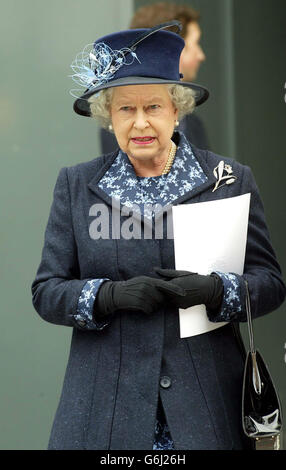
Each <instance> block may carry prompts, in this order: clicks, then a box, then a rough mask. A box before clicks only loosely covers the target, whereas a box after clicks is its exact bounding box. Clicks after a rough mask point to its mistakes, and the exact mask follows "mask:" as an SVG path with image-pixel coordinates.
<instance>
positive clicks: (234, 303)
mask: <svg viewBox="0 0 286 470" xmlns="http://www.w3.org/2000/svg"><path fill="white" fill-rule="evenodd" d="M249 192H250V193H251V198H250V212H249V222H248V234H247V244H246V253H245V264H244V272H243V275H239V274H237V273H227V275H226V276H223V274H222V273H218V274H220V275H221V276H222V278H223V277H224V278H225V279H223V281H224V288H225V292H224V297H223V302H222V306H221V309H220V311H219V312H216V313H214V312H208V316H209V319H210V320H211V321H214V322H220V321H232V320H234V321H242V322H244V321H247V314H246V299H245V298H246V287H245V280H247V282H248V288H249V294H250V303H251V314H252V317H253V318H256V317H259V316H262V315H265V314H266V313H270V312H271V311H273V310H276V309H277V308H278V307H280V305H281V304H282V303H283V301H284V299H285V295H286V287H285V284H284V282H283V279H282V273H281V268H280V266H279V263H278V261H277V258H276V255H275V252H274V249H273V247H272V245H271V241H270V236H269V232H268V228H267V225H266V220H265V215H264V208H263V203H262V200H261V197H260V195H259V191H258V188H257V185H256V182H255V179H254V177H253V174H252V171H251V169H250V168H249V167H248V166H245V167H244V174H243V178H242V187H241V194H245V193H249ZM226 286H227V287H226Z"/></svg>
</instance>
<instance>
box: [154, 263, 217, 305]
mask: <svg viewBox="0 0 286 470" xmlns="http://www.w3.org/2000/svg"><path fill="white" fill-rule="evenodd" d="M154 271H155V272H156V273H157V274H159V275H160V276H162V277H164V278H165V279H169V280H170V282H172V283H173V284H177V285H178V286H180V287H182V288H183V289H184V290H185V296H183V297H182V296H181V295H180V296H176V295H172V296H170V302H171V303H172V305H174V306H176V307H178V308H188V307H192V306H193V305H200V304H204V305H205V306H206V307H207V308H208V309H209V310H216V309H218V308H219V306H220V304H221V302H222V298H223V282H222V280H221V278H220V277H219V276H218V275H217V274H216V273H212V274H210V275H207V276H203V275H200V274H198V273H192V272H190V271H178V270H176V269H161V268H157V267H155V268H154Z"/></svg>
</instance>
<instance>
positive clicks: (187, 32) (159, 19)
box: [100, 2, 209, 154]
mask: <svg viewBox="0 0 286 470" xmlns="http://www.w3.org/2000/svg"><path fill="white" fill-rule="evenodd" d="M172 20H178V21H180V23H181V24H182V30H181V33H180V35H181V37H182V38H183V39H184V41H185V47H184V49H183V51H182V54H181V57H180V73H181V74H182V75H183V78H182V80H183V81H187V82H193V81H194V80H195V79H196V78H197V75H198V71H199V68H200V65H201V63H202V62H203V61H205V59H206V56H205V54H204V51H203V49H202V47H201V45H200V39H201V35H202V32H201V28H200V25H199V20H200V14H199V12H198V11H196V10H194V9H193V8H191V7H189V6H187V5H176V4H174V3H166V2H159V3H154V4H153V5H145V6H143V7H141V8H139V9H138V10H137V11H136V12H135V14H134V16H133V18H132V20H131V23H130V28H131V29H141V28H152V27H153V26H155V25H157V24H162V23H165V22H167V21H172ZM178 130H179V131H181V132H183V133H184V134H185V136H186V138H187V139H188V141H189V142H191V143H192V144H194V145H195V146H196V147H198V148H200V149H204V150H207V149H209V142H208V138H207V135H206V131H205V128H204V126H203V123H202V121H201V119H200V118H199V117H198V116H197V115H196V114H194V113H192V114H189V115H187V116H185V117H184V118H183V119H181V120H180V124H179V127H178ZM100 142H101V151H102V153H104V154H106V153H110V152H113V151H115V150H116V149H117V147H118V145H117V142H116V139H115V136H114V135H113V134H112V133H110V132H109V131H108V130H105V129H100Z"/></svg>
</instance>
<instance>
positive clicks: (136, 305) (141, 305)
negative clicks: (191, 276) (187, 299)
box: [93, 276, 184, 319]
mask: <svg viewBox="0 0 286 470" xmlns="http://www.w3.org/2000/svg"><path fill="white" fill-rule="evenodd" d="M167 294H168V297H166V295H167ZM170 295H174V296H178V297H179V296H180V295H184V290H183V289H182V288H181V287H180V286H178V285H177V284H173V283H172V281H163V280H162V279H157V278H153V277H149V276H137V277H133V278H131V279H128V280H127V281H105V282H103V283H102V284H101V286H100V288H99V290H98V292H97V295H96V298H95V301H94V309H93V315H94V318H95V319H99V318H102V317H104V316H106V315H110V314H111V313H113V312H115V311H116V310H122V309H124V310H137V311H138V310H139V311H142V312H144V313H152V312H153V311H154V310H156V309H157V308H158V307H159V306H160V305H161V304H163V303H164V302H166V299H167V301H168V300H169V296H170Z"/></svg>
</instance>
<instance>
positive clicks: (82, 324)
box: [77, 320, 86, 328]
mask: <svg viewBox="0 0 286 470" xmlns="http://www.w3.org/2000/svg"><path fill="white" fill-rule="evenodd" d="M77 324H78V326H80V327H81V328H84V327H85V326H86V321H85V320H77Z"/></svg>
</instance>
